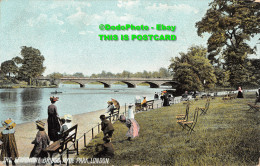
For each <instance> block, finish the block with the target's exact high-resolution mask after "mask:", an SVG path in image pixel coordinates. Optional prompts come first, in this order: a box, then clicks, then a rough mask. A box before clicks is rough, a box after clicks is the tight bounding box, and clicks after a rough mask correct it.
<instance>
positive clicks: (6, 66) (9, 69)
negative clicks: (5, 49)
mask: <svg viewBox="0 0 260 166" xmlns="http://www.w3.org/2000/svg"><path fill="white" fill-rule="evenodd" d="M1 70H2V72H3V73H4V74H5V75H6V74H8V76H9V78H10V76H11V73H12V74H16V73H18V67H17V66H16V64H15V63H14V61H13V60H7V61H5V62H3V63H2V64H1Z"/></svg>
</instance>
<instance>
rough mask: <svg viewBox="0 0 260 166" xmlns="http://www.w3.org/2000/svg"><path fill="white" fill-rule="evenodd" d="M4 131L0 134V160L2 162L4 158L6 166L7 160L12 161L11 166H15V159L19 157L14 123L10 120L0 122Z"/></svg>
mask: <svg viewBox="0 0 260 166" xmlns="http://www.w3.org/2000/svg"><path fill="white" fill-rule="evenodd" d="M2 125H3V127H5V129H4V130H3V131H2V132H1V133H0V140H1V141H2V145H1V156H0V160H1V161H3V160H4V159H5V158H7V159H5V161H6V165H9V159H11V160H12V165H15V162H14V160H15V158H18V157H19V154H18V150H17V146H16V141H15V136H14V133H15V129H14V127H15V126H16V123H15V122H14V121H13V120H12V119H10V118H9V119H7V120H5V121H4V122H2Z"/></svg>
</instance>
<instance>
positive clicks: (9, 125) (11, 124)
mask: <svg viewBox="0 0 260 166" xmlns="http://www.w3.org/2000/svg"><path fill="white" fill-rule="evenodd" d="M2 125H3V126H4V127H5V128H9V129H13V128H14V127H15V126H16V123H15V122H14V121H13V120H12V119H11V118H9V119H6V120H5V121H4V122H2Z"/></svg>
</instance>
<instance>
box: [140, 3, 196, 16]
mask: <svg viewBox="0 0 260 166" xmlns="http://www.w3.org/2000/svg"><path fill="white" fill-rule="evenodd" d="M145 9H147V10H150V11H172V12H174V11H178V12H185V13H195V14H197V13H198V12H199V10H198V9H196V8H194V7H191V6H190V5H186V4H179V5H167V4H162V3H159V4H158V5H156V4H155V3H154V4H153V5H150V6H147V7H146V8H145Z"/></svg>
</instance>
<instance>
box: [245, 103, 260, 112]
mask: <svg viewBox="0 0 260 166" xmlns="http://www.w3.org/2000/svg"><path fill="white" fill-rule="evenodd" d="M247 105H248V106H249V107H250V108H249V110H248V111H251V110H253V111H255V112H257V111H259V110H260V105H255V104H253V103H247Z"/></svg>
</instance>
